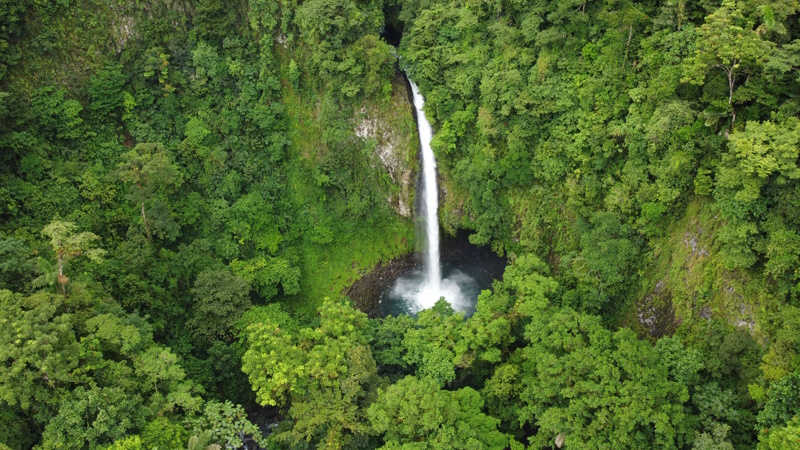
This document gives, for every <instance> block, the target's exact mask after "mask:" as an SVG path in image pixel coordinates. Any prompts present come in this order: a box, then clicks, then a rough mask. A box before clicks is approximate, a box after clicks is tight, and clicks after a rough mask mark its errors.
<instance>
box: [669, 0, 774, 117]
mask: <svg viewBox="0 0 800 450" xmlns="http://www.w3.org/2000/svg"><path fill="white" fill-rule="evenodd" d="M753 28H754V26H753V23H752V22H750V21H748V20H747V19H746V18H745V17H744V15H743V14H742V6H741V5H740V4H737V2H736V0H724V1H723V2H722V6H721V7H720V8H718V9H717V10H716V11H714V12H713V13H712V14H711V15H709V16H708V17H706V20H705V23H704V24H703V26H701V27H700V29H699V30H698V31H697V53H696V54H695V55H694V56H693V57H692V58H690V59H689V60H688V61H687V62H686V65H685V76H684V79H685V80H686V81H689V82H691V83H695V84H702V83H703V81H704V80H705V78H706V76H708V72H709V71H710V70H713V69H720V70H722V71H723V72H724V74H725V77H726V79H727V84H728V99H727V105H726V108H725V109H727V111H728V113H729V114H730V115H731V130H733V126H734V123H735V122H736V109H735V108H734V106H733V93H734V91H735V90H736V87H737V86H736V82H737V78H738V77H740V76H741V75H742V74H746V75H751V74H753V73H755V71H756V70H757V69H759V68H760V67H761V66H762V65H763V64H764V61H765V58H766V57H767V55H769V52H770V49H771V48H772V44H771V43H770V42H769V41H766V40H764V39H762V37H761V35H759V33H757V32H756V30H754V29H753Z"/></svg>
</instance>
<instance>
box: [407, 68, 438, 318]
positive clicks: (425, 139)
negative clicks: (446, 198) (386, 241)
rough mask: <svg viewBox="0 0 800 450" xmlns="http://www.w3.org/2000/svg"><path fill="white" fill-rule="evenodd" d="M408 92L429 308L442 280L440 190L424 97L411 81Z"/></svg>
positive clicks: (425, 289) (431, 133) (424, 305)
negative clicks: (417, 152)
mask: <svg viewBox="0 0 800 450" xmlns="http://www.w3.org/2000/svg"><path fill="white" fill-rule="evenodd" d="M409 83H410V84H411V92H413V94H414V108H416V110H417V129H418V130H419V143H420V146H421V147H422V202H423V205H422V206H423V207H422V210H423V214H424V215H423V218H424V221H425V237H426V242H427V249H426V250H425V271H426V273H427V280H426V284H427V286H424V287H423V289H422V292H423V293H424V294H425V295H424V296H425V297H427V296H431V297H434V298H433V299H432V300H431V299H430V298H427V299H423V298H420V299H419V302H420V303H421V304H420V306H422V307H423V308H429V307H431V306H433V304H434V303H436V300H438V299H439V296H438V295H437V294H439V292H440V285H441V281H442V274H441V266H440V265H439V215H438V214H439V213H438V211H439V189H438V188H437V186H436V159H435V158H434V156H433V150H432V149H431V139H432V138H433V128H431V124H430V123H428V120H427V119H426V118H425V112H424V111H423V110H422V108H423V106H425V99H424V98H423V97H422V94H420V93H419V88H418V87H417V85H416V84H414V82H413V81H410V80H409Z"/></svg>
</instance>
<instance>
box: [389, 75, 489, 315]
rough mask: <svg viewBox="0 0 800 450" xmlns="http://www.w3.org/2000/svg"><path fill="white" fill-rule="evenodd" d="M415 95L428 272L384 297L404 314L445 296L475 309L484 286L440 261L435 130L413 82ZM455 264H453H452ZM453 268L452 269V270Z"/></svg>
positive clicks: (410, 276)
mask: <svg viewBox="0 0 800 450" xmlns="http://www.w3.org/2000/svg"><path fill="white" fill-rule="evenodd" d="M409 83H410V84H411V91H412V93H413V94H414V108H415V109H416V110H417V129H418V130H419V141H420V146H421V147H422V185H421V188H422V192H419V195H420V196H421V197H422V202H421V203H422V205H421V206H422V211H421V213H422V214H421V215H422V218H423V221H424V224H425V227H424V229H425V241H426V249H425V259H424V270H423V271H418V270H414V271H411V272H409V273H406V274H405V275H403V276H402V277H400V278H398V279H397V280H395V283H394V285H393V286H392V287H391V288H390V289H389V290H388V291H387V292H386V293H385V295H382V300H381V301H382V302H383V299H385V300H387V301H388V302H389V303H392V304H395V305H397V304H402V305H403V307H401V308H399V309H400V310H401V312H402V313H407V314H414V313H417V312H419V311H420V310H422V309H427V308H430V307H432V306H433V305H435V304H436V302H437V301H438V300H439V298H441V297H444V299H445V300H447V301H448V302H449V303H450V305H451V306H452V307H453V309H455V310H456V311H465V312H468V311H471V310H474V305H475V300H476V299H477V297H478V294H479V293H480V287H479V285H478V283H477V281H476V279H475V278H474V277H473V276H472V275H468V274H466V273H464V272H462V271H461V270H459V269H457V268H453V267H449V266H447V267H445V271H444V273H445V276H444V277H442V265H441V264H440V261H439V219H438V209H439V190H438V189H437V187H436V160H435V158H434V156H433V150H431V139H432V138H433V130H432V129H431V124H430V123H428V120H427V119H426V118H425V113H424V112H423V111H422V108H423V106H424V105H425V99H424V98H423V97H422V95H420V93H419V89H418V88H417V85H416V84H414V82H413V81H411V80H409ZM451 265H452V264H451ZM448 267H449V268H448Z"/></svg>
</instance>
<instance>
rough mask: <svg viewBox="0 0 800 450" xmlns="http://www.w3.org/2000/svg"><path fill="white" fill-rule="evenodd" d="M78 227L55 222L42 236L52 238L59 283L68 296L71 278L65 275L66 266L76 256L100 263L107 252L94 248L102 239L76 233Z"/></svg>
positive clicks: (85, 232) (69, 223) (48, 226)
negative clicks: (68, 284)
mask: <svg viewBox="0 0 800 450" xmlns="http://www.w3.org/2000/svg"><path fill="white" fill-rule="evenodd" d="M77 229H78V226H77V225H75V224H74V223H72V222H62V221H60V220H53V221H52V222H50V223H49V224H48V225H46V226H45V227H44V229H42V234H43V235H45V236H47V237H49V238H50V245H51V246H52V248H53V251H54V252H55V254H56V267H57V268H58V283H59V284H60V285H61V292H62V293H63V294H64V296H66V295H67V283H68V282H69V278H68V277H67V276H66V275H64V265H65V264H66V263H67V262H68V261H69V260H71V259H72V258H75V257H76V256H86V257H87V258H89V259H90V260H91V261H93V262H96V263H100V262H102V261H103V255H105V253H106V251H105V250H103V249H100V248H94V243H95V241H98V240H100V237H99V236H97V235H96V234H94V233H91V232H89V231H84V232H81V233H76V231H77Z"/></svg>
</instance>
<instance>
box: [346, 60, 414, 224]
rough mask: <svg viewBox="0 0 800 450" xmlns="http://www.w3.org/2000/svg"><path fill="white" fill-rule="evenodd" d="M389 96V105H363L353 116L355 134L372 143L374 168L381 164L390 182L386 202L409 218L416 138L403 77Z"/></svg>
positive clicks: (399, 76)
mask: <svg viewBox="0 0 800 450" xmlns="http://www.w3.org/2000/svg"><path fill="white" fill-rule="evenodd" d="M392 92H393V93H392V97H391V100H390V101H388V102H380V103H376V104H368V105H365V106H363V107H362V108H361V109H360V111H358V112H357V113H356V117H355V124H354V131H355V134H356V136H358V137H360V138H363V139H367V140H370V141H372V142H373V143H374V150H373V152H372V156H373V159H374V161H375V164H380V165H381V166H382V167H383V168H384V170H385V171H386V173H387V174H388V175H389V177H390V178H391V179H392V184H393V185H394V189H393V190H392V192H391V194H390V195H389V197H388V198H387V199H386V200H387V201H388V202H389V204H391V205H392V208H394V210H395V211H396V212H397V214H400V215H401V216H403V217H411V216H412V214H413V205H414V187H415V179H416V170H417V169H416V160H417V152H418V149H419V138H418V137H417V132H416V124H415V123H414V116H413V113H412V111H413V108H412V106H411V104H410V102H409V100H408V98H409V91H408V87H407V85H406V83H405V79H404V78H402V75H398V76H397V77H396V79H395V80H394V82H393V83H392Z"/></svg>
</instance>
